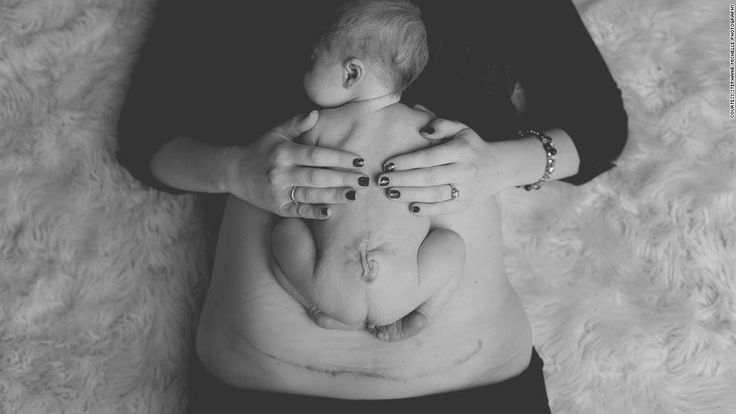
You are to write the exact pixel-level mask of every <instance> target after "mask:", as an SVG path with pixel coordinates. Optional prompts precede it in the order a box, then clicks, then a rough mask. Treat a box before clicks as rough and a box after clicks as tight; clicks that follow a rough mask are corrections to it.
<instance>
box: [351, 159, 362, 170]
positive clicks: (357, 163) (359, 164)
mask: <svg viewBox="0 0 736 414" xmlns="http://www.w3.org/2000/svg"><path fill="white" fill-rule="evenodd" d="M364 165H365V160H364V159H362V158H356V159H354V160H353V166H355V167H358V168H360V167H362V166H364Z"/></svg>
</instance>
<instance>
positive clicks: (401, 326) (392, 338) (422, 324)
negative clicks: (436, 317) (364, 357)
mask: <svg viewBox="0 0 736 414" xmlns="http://www.w3.org/2000/svg"><path fill="white" fill-rule="evenodd" d="M427 325H429V317H428V316H427V315H425V314H424V313H422V312H420V311H419V310H418V309H417V310H414V311H412V312H410V313H409V314H408V315H406V316H404V317H403V318H401V319H399V320H398V321H396V322H394V323H392V324H390V325H381V326H378V325H375V324H373V323H370V322H368V323H367V324H366V328H367V329H368V332H370V333H371V334H372V335H373V336H375V337H376V339H378V340H379V341H383V342H396V341H402V340H404V339H408V338H411V337H412V336H414V335H416V334H418V333H419V332H420V331H422V330H423V329H424V328H426V327H427Z"/></svg>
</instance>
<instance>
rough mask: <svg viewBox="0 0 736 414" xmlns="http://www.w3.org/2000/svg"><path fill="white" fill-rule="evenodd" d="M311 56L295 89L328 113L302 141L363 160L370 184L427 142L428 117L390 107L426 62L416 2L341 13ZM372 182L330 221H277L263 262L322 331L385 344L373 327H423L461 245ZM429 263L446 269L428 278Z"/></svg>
mask: <svg viewBox="0 0 736 414" xmlns="http://www.w3.org/2000/svg"><path fill="white" fill-rule="evenodd" d="M312 57H313V62H312V66H311V68H310V69H308V70H307V72H306V73H305V75H304V88H305V90H306V93H307V95H308V96H309V98H310V99H311V100H312V101H313V102H314V103H315V104H317V105H319V106H320V107H323V108H328V109H322V110H321V111H320V114H319V121H318V122H317V124H316V126H315V127H314V128H313V129H312V130H310V131H309V132H307V133H306V134H304V135H303V136H302V137H300V142H301V143H303V144H308V145H318V146H324V147H331V148H338V149H343V150H347V151H352V152H354V153H358V154H361V155H362V156H363V158H364V160H365V164H364V169H365V172H366V175H368V176H369V177H377V176H378V175H380V173H381V172H382V164H383V161H384V160H386V159H387V158H389V157H391V156H394V155H396V154H400V153H406V152H411V151H415V150H418V149H421V148H425V147H427V146H428V145H430V144H429V141H428V140H426V139H425V138H423V137H422V136H421V135H420V134H419V133H418V131H419V129H420V128H422V127H423V126H424V125H426V124H427V123H428V122H429V121H430V120H431V118H430V116H429V115H428V114H427V113H425V112H422V111H417V110H414V109H412V108H409V107H407V106H405V105H403V104H401V103H399V100H400V98H401V93H402V92H403V90H404V89H406V87H407V86H409V84H410V83H411V82H413V81H414V80H415V79H416V78H417V76H419V74H420V73H421V71H422V69H423V68H424V66H425V65H426V62H427V58H428V50H427V40H426V31H425V28H424V24H423V23H422V20H421V18H420V12H419V9H418V8H417V7H416V6H415V5H413V4H412V3H410V2H409V1H406V0H374V1H370V0H365V1H354V2H350V3H348V4H346V5H344V6H342V7H341V8H339V9H338V10H337V14H336V18H335V21H334V23H333V25H332V26H331V28H330V29H329V30H328V32H327V33H325V34H324V35H323V36H322V38H321V39H320V41H319V42H317V44H316V45H315V47H314V53H313V55H312ZM376 184H377V183H371V184H369V185H368V186H367V187H359V188H358V190H357V194H356V198H355V201H353V202H350V203H348V204H344V205H334V206H332V207H331V209H332V216H331V217H330V218H329V219H327V220H323V221H320V220H309V221H305V220H303V219H300V218H287V219H284V220H282V221H280V222H279V223H278V224H277V225H276V226H275V228H274V230H273V234H272V236H273V237H272V240H273V255H274V259H275V260H274V261H273V262H272V263H273V268H274V269H273V270H274V273H275V275H276V278H277V280H278V282H279V283H280V284H281V286H282V287H283V288H284V289H285V290H286V291H287V292H289V294H290V295H292V296H293V297H294V298H295V299H296V300H297V301H299V302H300V303H301V304H302V306H304V307H305V308H306V309H307V311H308V313H309V315H310V317H312V318H313V320H314V321H315V322H316V323H317V324H318V325H319V326H321V327H323V328H330V329H360V328H363V327H368V328H369V330H370V331H371V333H373V334H374V335H375V336H376V337H377V338H379V339H381V340H390V338H389V337H388V335H387V334H386V333H385V329H380V328H381V327H384V326H386V325H390V324H392V323H394V322H396V321H398V320H399V319H401V318H402V317H404V316H405V315H407V314H409V313H410V312H412V311H413V310H418V312H415V314H416V315H414V316H413V317H418V318H426V316H425V315H423V314H422V312H421V308H420V306H421V305H422V304H423V303H425V302H427V301H428V300H431V299H434V301H435V302H442V301H443V300H446V298H448V297H449V296H450V295H451V294H452V293H453V291H454V289H455V287H456V286H457V282H458V281H459V278H460V277H461V276H462V274H463V267H464V263H465V244H464V242H463V240H462V238H461V237H460V236H459V235H458V234H457V233H455V232H454V231H451V230H448V229H442V228H432V226H431V222H430V219H429V218H426V217H417V216H414V215H412V214H411V213H410V212H409V208H408V203H406V202H398V201H391V200H388V199H387V197H386V195H385V194H384V191H385V190H384V187H385V184H386V183H382V185H380V186H379V185H376ZM448 191H449V190H448ZM430 259H431V260H434V263H437V260H438V259H439V260H440V262H441V263H443V267H444V269H443V270H442V271H437V269H435V271H431V270H432V269H429V268H428V263H429V262H430ZM442 298H444V299H442ZM415 322H416V321H415ZM425 322H426V321H425ZM422 325H426V323H423V324H422Z"/></svg>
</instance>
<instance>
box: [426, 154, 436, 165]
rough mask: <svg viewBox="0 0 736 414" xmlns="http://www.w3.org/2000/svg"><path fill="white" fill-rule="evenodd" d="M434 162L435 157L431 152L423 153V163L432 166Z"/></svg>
mask: <svg viewBox="0 0 736 414" xmlns="http://www.w3.org/2000/svg"><path fill="white" fill-rule="evenodd" d="M434 160H435V155H434V152H433V151H424V162H426V163H427V164H428V165H432V164H433V163H434Z"/></svg>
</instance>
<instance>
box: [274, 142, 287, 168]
mask: <svg viewBox="0 0 736 414" xmlns="http://www.w3.org/2000/svg"><path fill="white" fill-rule="evenodd" d="M270 158H271V161H272V162H273V163H274V164H285V163H286V162H287V160H288V159H289V149H288V147H287V145H286V144H278V145H276V146H274V148H273V150H272V151H271V154H270Z"/></svg>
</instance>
